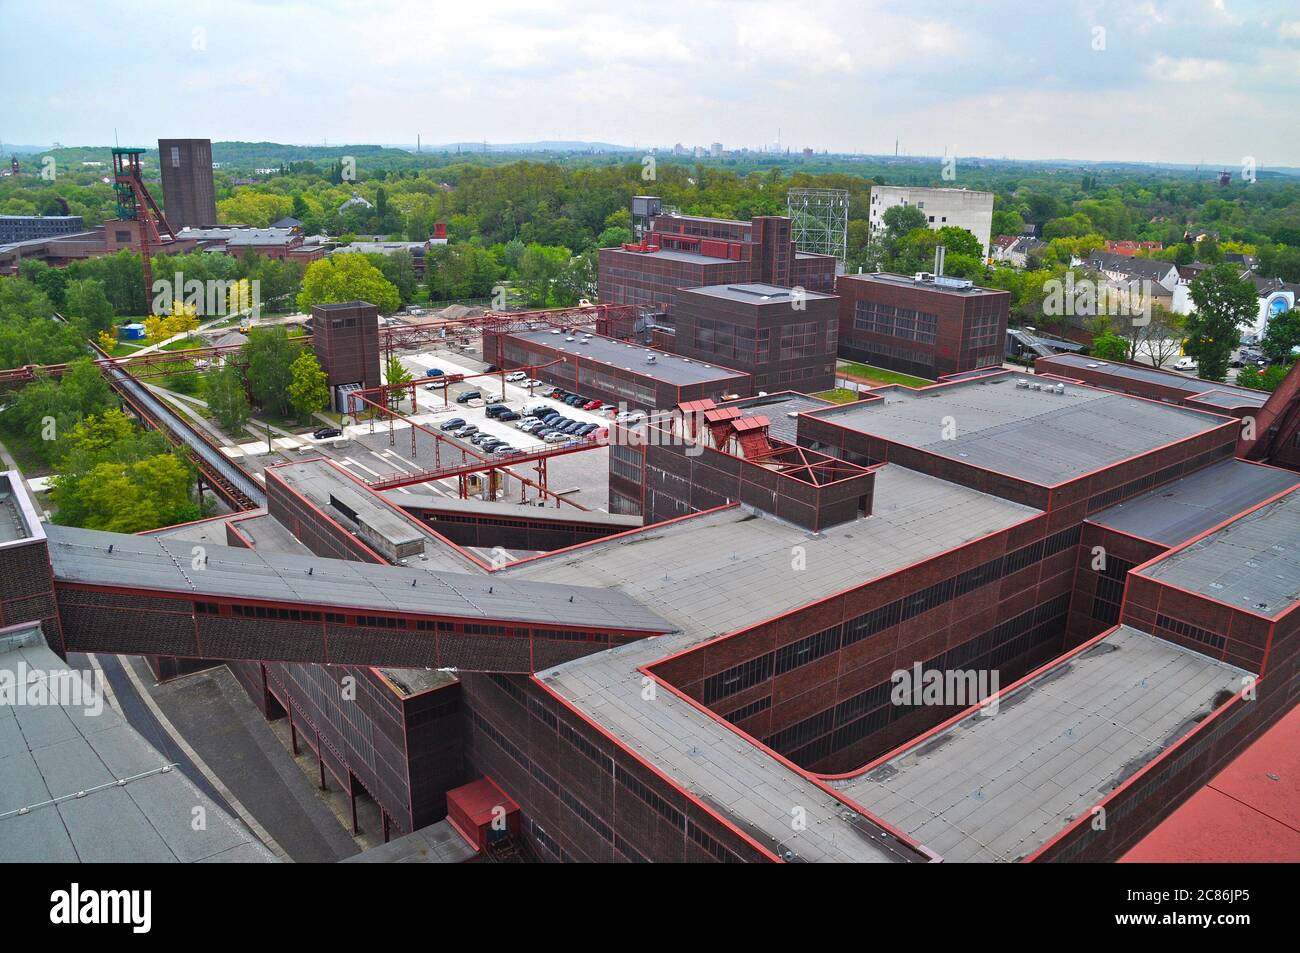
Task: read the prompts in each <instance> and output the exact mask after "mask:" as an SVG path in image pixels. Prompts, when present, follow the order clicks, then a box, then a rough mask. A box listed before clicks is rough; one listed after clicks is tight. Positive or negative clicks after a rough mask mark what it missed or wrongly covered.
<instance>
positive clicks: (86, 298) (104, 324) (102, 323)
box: [65, 278, 117, 333]
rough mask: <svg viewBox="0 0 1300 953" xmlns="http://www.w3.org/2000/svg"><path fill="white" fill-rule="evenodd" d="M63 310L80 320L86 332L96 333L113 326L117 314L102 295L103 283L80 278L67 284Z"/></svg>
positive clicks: (105, 295)
mask: <svg viewBox="0 0 1300 953" xmlns="http://www.w3.org/2000/svg"><path fill="white" fill-rule="evenodd" d="M65 299H66V302H67V303H66V305H65V310H66V311H67V313H68V314H70V315H72V316H73V317H76V318H80V319H81V321H82V323H83V324H84V325H85V326H86V330H87V332H94V333H98V332H99V331H105V330H107V329H108V328H110V327H112V326H113V321H114V320H115V319H116V318H117V312H116V311H114V310H113V304H112V302H110V301H109V300H108V295H107V294H105V293H104V283H103V282H102V281H98V280H96V279H94V278H81V279H78V280H75V281H71V282H69V283H68V287H67V292H66V296H65Z"/></svg>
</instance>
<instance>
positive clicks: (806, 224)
mask: <svg viewBox="0 0 1300 953" xmlns="http://www.w3.org/2000/svg"><path fill="white" fill-rule="evenodd" d="M785 207H786V214H788V215H789V216H790V223H791V232H792V235H791V237H792V238H793V239H794V245H795V248H797V249H798V250H799V251H801V252H807V253H809V254H814V255H834V256H835V257H836V258H838V259H839V260H840V262H841V263H843V261H844V259H845V256H846V255H847V254H848V249H849V193H848V191H847V190H846V189H791V190H790V191H789V193H787V195H786V198H785Z"/></svg>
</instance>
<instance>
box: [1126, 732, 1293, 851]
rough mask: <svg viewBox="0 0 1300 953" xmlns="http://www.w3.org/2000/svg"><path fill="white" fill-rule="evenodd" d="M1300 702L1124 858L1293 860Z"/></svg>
mask: <svg viewBox="0 0 1300 953" xmlns="http://www.w3.org/2000/svg"><path fill="white" fill-rule="evenodd" d="M1297 857H1300V708H1293V709H1291V712H1290V713H1289V714H1288V715H1286V716H1284V717H1283V718H1282V720H1281V721H1279V722H1278V723H1277V724H1275V725H1274V726H1273V727H1272V728H1270V729H1269V730H1268V731H1266V732H1264V734H1262V735H1261V736H1260V737H1259V739H1258V740H1257V741H1255V742H1254V743H1253V744H1252V745H1251V746H1250V747H1248V748H1247V749H1246V750H1245V751H1243V752H1242V753H1241V754H1240V755H1239V756H1238V757H1237V758H1235V759H1234V760H1233V761H1232V762H1231V763H1230V764H1229V765H1228V766H1227V767H1226V768H1224V769H1223V770H1222V771H1220V772H1219V773H1218V774H1217V775H1215V776H1214V778H1213V779H1211V781H1210V783H1209V784H1207V785H1206V786H1205V787H1203V788H1201V789H1200V790H1199V791H1197V792H1196V793H1195V794H1193V795H1192V796H1191V798H1189V799H1188V800H1187V801H1185V802H1184V803H1183V805H1182V806H1181V807H1179V808H1178V809H1177V810H1176V811H1174V812H1173V813H1172V814H1170V815H1169V816H1168V817H1167V818H1165V820H1164V821H1163V822H1162V823H1161V824H1160V825H1159V826H1157V827H1156V829H1155V830H1153V831H1152V832H1151V833H1150V834H1148V835H1147V836H1146V837H1144V838H1143V839H1142V840H1140V841H1138V843H1137V845H1136V846H1135V847H1133V849H1132V850H1130V851H1129V852H1128V853H1127V854H1125V855H1124V856H1123V857H1121V858H1120V862H1121V863H1166V864H1167V863H1238V864H1240V863H1286V862H1291V863H1294V862H1295V859H1296V858H1297Z"/></svg>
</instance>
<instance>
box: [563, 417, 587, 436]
mask: <svg viewBox="0 0 1300 953" xmlns="http://www.w3.org/2000/svg"><path fill="white" fill-rule="evenodd" d="M583 426H584V424H583V423H582V421H581V420H575V421H573V422H572V423H570V424H569V425H568V426H566V427H564V428H562V429H563V430H564V432H565V433H567V434H569V435H570V436H573V435H575V434H576V433H577V432H578V431H579V430H581V429H582V428H583Z"/></svg>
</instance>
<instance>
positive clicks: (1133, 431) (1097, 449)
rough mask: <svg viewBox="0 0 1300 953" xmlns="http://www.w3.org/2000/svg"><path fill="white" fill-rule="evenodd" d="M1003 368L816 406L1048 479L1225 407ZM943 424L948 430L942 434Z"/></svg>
mask: <svg viewBox="0 0 1300 953" xmlns="http://www.w3.org/2000/svg"><path fill="white" fill-rule="evenodd" d="M1016 379H1017V378H1016V376H1015V375H1014V374H1005V375H1002V376H998V377H986V378H981V379H978V380H966V381H958V382H956V383H954V384H947V385H940V386H938V387H930V388H927V389H924V390H915V391H914V390H911V389H909V388H905V387H898V386H893V387H885V388H879V389H877V390H874V391H872V393H873V394H877V395H879V396H880V397H882V398H883V400H864V401H856V402H854V403H851V404H844V405H841V406H839V407H835V408H833V409H830V410H826V411H821V412H818V413H817V414H816V417H817V418H818V419H820V420H825V421H826V422H828V423H834V424H838V425H840V426H842V427H847V428H849V429H851V430H857V431H860V432H862V433H865V434H873V435H876V436H879V437H882V438H884V439H886V440H891V441H894V442H895V443H901V444H906V445H908V446H910V447H916V448H918V449H922V450H925V451H927V452H929V453H934V454H937V455H939V456H942V457H948V458H950V459H953V460H957V461H960V462H963V463H968V464H970V465H972V466H977V467H981V468H983V469H985V470H991V471H993V472H995V473H1001V474H1005V475H1007V476H1010V477H1014V478H1017V479H1022V480H1026V481H1029V482H1032V483H1036V484H1039V485H1041V486H1054V485H1056V484H1059V483H1064V482H1067V481H1069V480H1072V479H1074V478H1076V477H1079V476H1083V475H1084V474H1086V473H1090V472H1092V471H1094V470H1097V469H1099V468H1101V467H1105V466H1109V465H1110V464H1114V463H1118V462H1119V461H1121V460H1127V459H1129V458H1130V457H1134V456H1137V455H1139V454H1143V453H1148V452H1150V451H1153V450H1156V449H1158V448H1160V447H1163V446H1166V445H1168V444H1170V443H1174V442H1176V441H1178V440H1183V439H1186V438H1189V437H1193V436H1195V435H1197V434H1201V433H1205V432H1207V431H1209V430H1213V429H1214V428H1215V427H1221V426H1223V425H1224V424H1225V423H1227V422H1228V419H1227V418H1225V417H1221V416H1218V415H1217V414H1211V413H1208V412H1206V411H1198V410H1192V409H1190V408H1186V407H1175V406H1172V405H1169V404H1160V403H1157V402H1155V401H1149V400H1141V399H1139V398H1135V397H1129V396H1127V395H1125V394H1116V393H1114V392H1113V391H1107V390H1100V389H1097V388H1091V387H1081V386H1079V385H1073V384H1067V385H1065V393H1064V394H1057V393H1055V392H1054V391H1053V392H1049V391H1042V390H1030V389H1028V388H1020V387H1017V386H1016ZM945 428H948V430H949V432H952V431H953V430H955V433H956V436H955V437H954V438H953V439H950V440H945V439H944V433H945Z"/></svg>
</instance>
